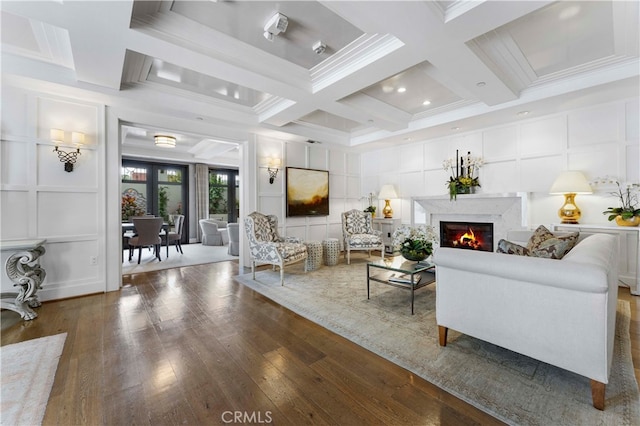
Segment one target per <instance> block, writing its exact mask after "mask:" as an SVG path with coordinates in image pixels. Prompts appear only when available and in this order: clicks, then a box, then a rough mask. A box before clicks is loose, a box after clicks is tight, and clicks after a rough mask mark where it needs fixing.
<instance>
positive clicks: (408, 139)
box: [404, 138, 412, 141]
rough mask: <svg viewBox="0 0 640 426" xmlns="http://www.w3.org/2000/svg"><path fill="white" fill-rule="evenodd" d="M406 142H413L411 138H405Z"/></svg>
mask: <svg viewBox="0 0 640 426" xmlns="http://www.w3.org/2000/svg"><path fill="white" fill-rule="evenodd" d="M404 140H405V141H410V140H412V139H411V138H404Z"/></svg>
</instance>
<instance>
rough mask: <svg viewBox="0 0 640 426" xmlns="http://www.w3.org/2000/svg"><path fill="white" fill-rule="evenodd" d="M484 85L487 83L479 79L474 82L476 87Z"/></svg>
mask: <svg viewBox="0 0 640 426" xmlns="http://www.w3.org/2000/svg"><path fill="white" fill-rule="evenodd" d="M486 85H487V83H485V82H484V81H479V82H477V83H476V86H478V87H484V86H486Z"/></svg>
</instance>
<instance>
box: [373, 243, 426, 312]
mask: <svg viewBox="0 0 640 426" xmlns="http://www.w3.org/2000/svg"><path fill="white" fill-rule="evenodd" d="M435 267H436V265H434V264H433V263H428V262H413V261H409V260H405V259H404V258H402V257H400V256H396V257H395V258H393V260H391V259H385V260H376V261H372V262H367V299H369V295H370V291H369V290H370V282H371V281H376V282H379V283H382V284H386V285H390V286H393V287H398V288H405V289H409V290H411V315H413V301H414V300H415V295H414V294H415V291H416V290H418V289H419V288H422V287H424V286H426V285H429V284H431V283H433V282H434V281H428V280H425V281H422V280H421V281H420V282H418V283H416V276H418V275H420V274H421V273H422V272H425V271H429V270H434V272H435ZM376 270H384V271H385V272H384V273H379V274H376V272H377V271H376ZM388 272H400V273H402V274H403V275H409V276H410V279H409V281H411V282H408V283H400V282H393V281H389V278H390V275H389V274H388ZM372 274H375V275H372Z"/></svg>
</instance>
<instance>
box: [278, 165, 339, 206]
mask: <svg viewBox="0 0 640 426" xmlns="http://www.w3.org/2000/svg"><path fill="white" fill-rule="evenodd" d="M287 216H288V217H290V216H329V172H328V171H327V170H313V169H301V168H298V167H287Z"/></svg>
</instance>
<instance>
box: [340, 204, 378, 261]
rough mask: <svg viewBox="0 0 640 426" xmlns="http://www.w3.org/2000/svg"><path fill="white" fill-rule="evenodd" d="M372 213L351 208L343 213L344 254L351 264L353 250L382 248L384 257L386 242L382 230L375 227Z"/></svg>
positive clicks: (369, 250)
mask: <svg viewBox="0 0 640 426" xmlns="http://www.w3.org/2000/svg"><path fill="white" fill-rule="evenodd" d="M371 222H372V221H371V213H370V212H363V211H360V210H355V209H354V210H349V211H348V212H343V213H342V237H343V238H344V255H345V257H346V258H347V264H348V265H350V264H351V251H352V250H367V251H368V252H369V257H371V250H380V252H381V253H382V258H383V259H384V243H383V242H382V232H380V231H377V230H375V229H373V225H372V223H371Z"/></svg>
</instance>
